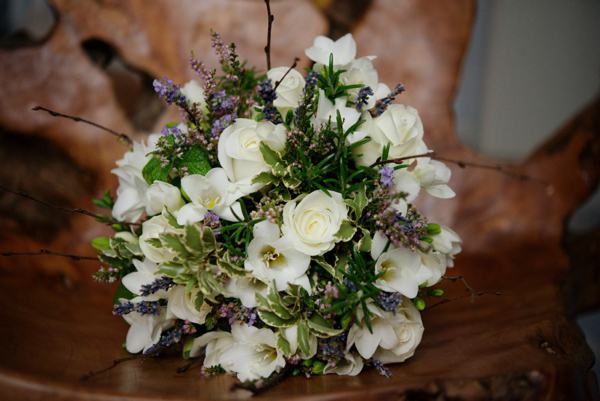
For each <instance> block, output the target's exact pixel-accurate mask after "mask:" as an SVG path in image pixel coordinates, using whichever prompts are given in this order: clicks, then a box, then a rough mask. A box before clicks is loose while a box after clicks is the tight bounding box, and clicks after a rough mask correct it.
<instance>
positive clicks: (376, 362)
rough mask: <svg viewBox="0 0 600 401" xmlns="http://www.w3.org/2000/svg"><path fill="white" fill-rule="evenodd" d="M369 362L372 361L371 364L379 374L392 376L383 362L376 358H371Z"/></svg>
mask: <svg viewBox="0 0 600 401" xmlns="http://www.w3.org/2000/svg"><path fill="white" fill-rule="evenodd" d="M370 362H372V363H373V366H375V369H377V370H378V371H379V374H380V375H382V376H385V377H390V376H393V373H392V372H391V371H390V370H389V369H388V368H386V367H385V366H383V363H382V362H381V361H379V360H377V359H372V360H371V361H370Z"/></svg>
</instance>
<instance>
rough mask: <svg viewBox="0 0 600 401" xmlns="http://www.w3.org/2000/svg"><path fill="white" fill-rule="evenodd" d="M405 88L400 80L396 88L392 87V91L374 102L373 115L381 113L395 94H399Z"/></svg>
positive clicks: (393, 98) (394, 97) (390, 102)
mask: <svg viewBox="0 0 600 401" xmlns="http://www.w3.org/2000/svg"><path fill="white" fill-rule="evenodd" d="M405 90H406V89H405V88H404V85H403V84H402V82H400V83H399V84H398V85H396V88H395V89H394V91H393V92H392V93H390V94H389V95H387V96H386V97H384V98H383V99H381V100H378V101H377V104H375V113H374V115H377V116H380V115H382V114H383V112H384V111H386V110H387V108H388V106H389V105H390V104H392V102H393V101H394V100H395V99H396V96H397V95H399V94H401V93H402V92H404V91H405ZM371 113H372V114H373V112H371Z"/></svg>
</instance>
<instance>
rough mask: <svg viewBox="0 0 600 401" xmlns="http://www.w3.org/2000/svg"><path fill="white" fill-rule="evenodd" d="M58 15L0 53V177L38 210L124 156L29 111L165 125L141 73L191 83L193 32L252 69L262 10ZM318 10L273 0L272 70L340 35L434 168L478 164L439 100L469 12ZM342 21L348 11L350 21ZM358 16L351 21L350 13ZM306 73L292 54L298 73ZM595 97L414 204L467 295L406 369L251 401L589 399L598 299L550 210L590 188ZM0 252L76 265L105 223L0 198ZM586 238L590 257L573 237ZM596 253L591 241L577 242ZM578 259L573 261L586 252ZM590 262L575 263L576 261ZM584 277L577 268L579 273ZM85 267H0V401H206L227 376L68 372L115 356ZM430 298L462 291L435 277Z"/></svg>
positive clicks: (80, 10) (166, 369)
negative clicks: (538, 138) (506, 158)
mask: <svg viewBox="0 0 600 401" xmlns="http://www.w3.org/2000/svg"><path fill="white" fill-rule="evenodd" d="M51 3H52V4H53V7H54V9H55V10H56V15H57V16H58V22H57V25H56V26H55V28H54V29H53V31H52V32H51V33H50V36H49V37H48V38H47V40H45V41H44V42H43V43H40V44H33V45H30V46H25V47H19V48H13V49H0V87H2V93H3V95H2V96H0V131H1V135H2V142H1V145H0V156H1V157H0V163H1V164H2V168H1V169H0V184H2V185H5V186H7V187H11V188H14V189H17V190H21V191H25V192H28V193H30V194H35V195H36V196H37V197H39V198H42V199H44V200H46V201H48V202H50V203H54V204H60V205H62V206H67V207H83V208H86V209H88V210H93V211H96V212H101V210H99V209H95V207H94V206H93V204H92V202H91V199H92V198H94V197H100V196H101V195H102V193H103V191H104V189H106V188H110V189H112V190H114V189H115V187H116V179H115V178H114V177H113V176H111V175H110V174H109V171H110V169H111V168H113V166H114V161H115V160H117V159H119V158H121V157H122V154H123V152H124V151H125V150H126V148H125V147H123V146H122V145H121V144H119V143H118V142H117V141H115V140H114V138H113V137H111V136H110V135H107V134H105V133H103V132H101V131H99V130H97V129H94V128H92V127H89V126H86V125H83V124H78V123H75V122H72V121H68V120H64V119H60V118H53V117H51V116H49V115H48V114H46V113H43V112H40V111H38V112H33V111H31V108H32V107H34V106H36V105H41V106H45V107H48V108H50V109H54V110H57V111H60V112H62V113H65V114H70V115H76V116H80V117H84V118H87V119H90V120H93V121H97V122H99V123H101V124H103V125H105V126H108V127H111V128H113V129H115V130H118V131H122V132H127V133H131V136H132V137H133V138H134V139H136V140H140V139H143V138H144V137H145V135H147V133H148V132H151V131H152V130H158V129H159V127H160V126H161V125H162V124H164V123H166V122H169V121H173V120H177V119H178V115H177V112H176V110H166V109H165V108H164V106H163V105H162V104H161V103H160V102H156V100H155V95H154V94H153V93H152V90H151V86H150V87H149V85H151V81H152V79H153V78H162V76H165V75H166V76H168V77H169V78H171V79H174V80H175V81H176V82H186V81H187V80H189V79H190V78H191V77H192V72H191V70H189V69H188V66H187V58H188V55H189V51H190V50H194V52H195V54H196V55H197V56H198V58H200V59H203V60H206V61H209V63H208V64H209V65H211V66H214V65H215V64H216V60H215V59H214V57H213V55H212V49H211V48H210V44H209V40H210V39H209V35H208V32H209V28H211V27H212V28H214V29H216V30H218V31H220V32H221V34H222V37H223V38H224V40H225V41H227V42H228V41H234V42H236V44H237V45H238V49H239V51H240V53H241V54H242V56H243V57H244V58H247V59H249V62H250V64H254V65H259V66H263V65H264V53H263V50H262V49H263V46H264V44H265V41H266V11H265V9H264V4H263V2H260V1H250V0H237V1H236V0H221V1H216V0H215V1H196V0H177V1H173V0H171V1H158V0H157V1H153V2H151V4H149V3H148V2H146V1H142V0H131V1H127V2H120V1H88V2H75V1H69V0H54V1H52V2H51ZM321 3H327V4H329V7H328V8H327V7H325V8H324V10H319V9H318V8H317V7H316V6H314V5H313V3H311V2H309V1H308V0H305V1H299V0H295V1H291V0H288V1H275V0H274V1H273V4H272V8H273V13H274V15H275V24H274V33H273V52H272V58H273V65H274V66H279V65H289V64H291V62H292V60H293V58H294V57H295V56H303V49H304V48H306V47H308V46H310V45H311V43H312V39H313V38H314V37H315V36H316V35H319V34H327V33H328V30H329V31H330V32H333V33H334V34H338V36H339V34H341V33H345V32H347V31H352V32H353V34H354V36H355V38H356V41H357V43H358V49H359V50H358V52H359V56H365V55H369V54H375V55H378V56H379V57H378V59H377V60H376V68H377V69H378V71H379V73H380V81H383V82H386V83H387V84H388V85H389V86H393V85H395V84H396V83H397V81H399V80H401V81H402V82H403V83H405V84H406V87H407V89H408V90H407V92H406V93H405V94H403V95H402V98H401V99H399V100H400V101H401V102H402V103H405V104H410V105H412V106H414V107H416V108H417V109H418V110H419V112H420V115H421V118H422V120H423V122H424V125H425V132H426V136H425V139H426V141H427V143H428V145H429V146H430V148H433V149H435V150H436V151H437V153H438V154H439V155H441V156H445V157H448V158H451V159H457V160H461V161H464V162H471V163H480V164H488V165H492V164H493V165H496V163H494V162H493V161H490V160H487V159H486V158H484V157H482V156H481V155H478V154H477V153H476V152H474V151H472V150H470V149H468V148H467V147H466V146H464V145H463V144H461V143H459V142H458V141H457V139H456V138H455V136H454V124H453V117H452V112H451V110H452V100H453V98H454V94H455V90H456V87H457V81H458V77H459V68H460V64H461V61H462V58H463V56H464V53H465V48H466V44H467V41H468V38H469V33H470V30H471V24H472V21H473V15H474V2H473V1H471V0H453V1H444V2H439V1H429V0H428V1H424V0H403V1H398V0H372V1H370V2H364V3H361V5H352V4H351V2H340V1H333V2H321ZM360 8H362V9H364V10H359V9H360ZM357 10H358V11H364V13H362V14H361V13H358V12H357ZM304 62H305V63H306V59H305V60H304ZM599 116H600V104H599V103H598V102H595V103H594V104H592V105H591V106H590V107H589V108H588V109H587V110H584V111H583V112H582V113H581V114H580V115H578V116H577V117H575V118H574V119H573V120H572V122H570V123H569V124H568V125H566V126H565V127H564V128H563V129H562V130H561V131H560V132H559V133H558V134H557V135H555V136H554V137H553V139H551V140H550V141H548V142H547V143H546V144H545V145H544V146H542V147H541V148H540V149H539V150H538V151H536V152H535V153H534V154H533V155H532V156H531V157H530V158H529V159H527V160H526V161H525V162H523V163H520V164H516V165H510V166H509V165H505V166H502V167H501V168H502V169H507V170H509V171H511V172H513V173H516V174H526V175H528V176H531V177H536V178H538V179H540V180H542V181H544V182H541V181H538V180H519V179H516V178H514V176H511V175H509V174H503V173H501V172H499V171H497V170H498V169H497V168H496V169H481V168H460V167H459V166H457V165H452V164H451V165H450V167H451V168H452V170H453V178H452V181H451V183H450V184H451V186H452V187H453V188H454V189H455V191H456V192H457V194H458V195H457V197H456V198H454V199H453V200H449V201H443V202H441V203H438V201H437V200H436V199H433V198H426V199H425V200H424V201H422V202H421V203H420V204H419V205H418V207H419V208H420V209H422V210H423V211H424V213H425V214H426V215H427V216H430V218H431V220H432V221H436V222H440V223H443V224H447V225H450V226H452V227H453V228H455V230H456V231H457V232H458V233H459V234H460V235H461V237H462V238H463V240H464V250H463V253H462V254H461V255H460V256H459V257H458V258H457V259H456V267H455V268H454V269H453V270H450V271H449V274H452V275H456V274H462V275H464V276H465V277H467V279H468V282H469V284H470V285H471V286H472V287H473V288H475V289H477V290H480V291H499V292H501V293H502V295H501V296H494V295H485V296H482V297H477V298H476V299H475V302H474V303H471V302H470V300H469V298H465V299H461V300H458V301H454V302H450V303H447V304H444V305H440V306H437V307H435V308H432V309H431V310H427V311H425V312H424V313H423V320H424V324H425V334H424V338H423V341H422V343H421V346H420V347H419V348H418V349H417V352H416V354H415V356H414V357H412V358H410V360H408V361H407V362H406V363H403V364H398V365H392V366H391V367H390V368H391V371H392V372H393V374H394V376H393V377H391V378H385V377H382V376H380V375H378V373H377V372H376V371H375V370H374V369H372V368H367V369H365V370H364V371H363V373H361V374H360V375H359V376H356V377H347V376H346V377H342V376H337V375H328V376H317V377H313V378H311V379H310V380H307V379H305V378H303V377H294V378H289V379H286V380H285V381H284V382H283V383H282V384H281V385H280V386H278V387H275V388H274V389H271V390H268V391H267V392H265V393H263V394H262V395H260V397H264V398H286V399H311V400H316V399H322V400H332V399H361V400H367V399H389V398H397V399H402V400H413V399H414V400H448V399H461V400H462V399H465V400H467V399H468V400H491V399H494V400H496V399H497V400H508V399H512V400H521V399H523V400H554V399H564V400H573V399H582V398H587V399H599V396H598V387H597V382H596V378H595V376H594V373H593V372H591V371H590V368H591V366H592V364H593V355H592V354H591V352H590V350H589V348H588V346H587V344H586V343H585V340H584V338H583V335H582V333H581V331H580V330H579V328H578V327H577V325H576V324H575V322H574V320H573V315H574V313H575V312H577V311H578V310H580V309H581V308H582V305H584V306H588V307H591V306H594V305H598V299H599V297H598V291H597V290H596V291H594V287H593V284H592V283H590V280H586V279H582V278H586V277H591V274H598V273H597V260H598V259H597V258H598V251H597V250H596V251H595V252H596V254H595V255H594V254H593V253H591V251H590V249H588V248H586V247H587V246H588V245H587V244H588V242H586V240H580V241H577V242H576V246H577V248H576V249H577V252H578V253H577V255H579V256H578V257H579V259H578V263H577V265H572V264H570V261H569V258H568V255H567V252H566V251H565V248H564V246H565V244H567V245H568V242H566V241H565V240H564V227H565V221H566V219H567V217H568V216H569V215H570V214H571V213H572V211H573V210H574V209H575V208H576V207H577V206H578V205H579V204H580V203H581V202H582V201H583V200H584V199H585V198H586V197H587V196H589V194H590V192H591V191H592V190H593V188H594V187H595V185H596V184H597V182H598V178H599V175H598V174H599V171H600V117H599ZM0 213H1V214H0V217H1V221H2V223H3V227H4V229H3V230H2V234H1V240H2V241H1V242H0V243H1V246H0V250H1V251H8V250H10V251H38V250H40V249H51V250H53V251H57V252H68V253H73V254H80V255H93V250H92V249H91V247H90V246H89V245H88V244H89V241H90V240H91V239H92V238H94V237H96V236H99V235H103V234H104V235H106V234H108V233H110V230H109V229H108V228H106V227H104V226H102V224H99V223H97V222H94V221H93V220H92V219H90V218H88V217H85V216H80V215H76V214H72V213H68V212H61V211H57V210H53V209H49V208H46V207H44V206H42V205H40V204H37V203H35V202H32V201H28V200H25V199H23V198H19V197H17V196H15V195H11V194H8V193H0ZM590 244H597V240H596V242H590ZM596 249H597V248H596ZM586 255H588V256H587V257H586ZM594 257H595V258H596V259H595V260H596V262H595V264H593V263H592V264H588V265H586V261H589V260H594V259H593V258H594ZM586 266H591V268H592V269H595V270H589V271H587V270H585V269H584V268H585V267H586ZM98 267H99V266H98V264H97V263H95V262H86V261H73V260H70V259H67V258H60V257H53V256H29V257H20V256H19V257H17V256H14V257H10V258H2V259H0V299H1V302H2V308H0V322H1V323H0V344H1V346H2V353H1V355H2V356H1V357H0V394H2V397H0V398H2V399H15V400H26V399H40V400H42V399H43V400H46V399H53V400H133V399H174V400H175V399H177V400H184V399H186V400H187V399H217V398H238V397H243V396H245V395H244V394H241V393H239V392H231V391H230V390H229V389H230V386H231V384H232V383H234V382H235V379H234V378H232V377H230V376H227V375H217V376H213V377H204V376H202V375H200V369H199V366H195V367H192V368H191V369H190V370H188V371H187V372H185V373H177V372H176V369H177V367H179V366H181V365H183V364H184V363H185V362H184V361H183V359H182V358H181V357H179V356H177V357H166V358H159V359H153V358H148V359H146V360H144V362H143V363H142V362H141V360H134V361H130V362H127V363H124V364H121V365H119V366H117V367H116V368H114V369H112V370H110V371H108V372H106V373H104V374H102V375H98V376H95V377H92V378H90V379H88V380H86V381H81V380H80V377H81V376H82V375H83V374H85V373H87V372H89V371H92V370H98V369H101V368H104V367H107V366H109V365H110V364H111V363H112V361H113V360H114V359H117V358H121V357H124V356H127V353H126V351H125V350H123V349H122V348H121V347H120V345H121V344H122V342H123V341H124V338H125V334H126V332H127V327H128V326H127V324H126V323H125V322H124V321H123V320H122V319H120V318H117V317H113V316H112V314H111V308H112V295H113V293H114V291H115V286H114V285H102V284H98V283H95V282H94V281H93V280H92V279H91V277H90V276H91V273H92V272H94V271H95V270H96V269H97V268H98ZM442 288H443V289H444V290H445V291H446V294H447V296H448V297H457V296H461V295H464V294H465V289H464V287H463V286H462V285H461V284H460V283H458V282H457V283H454V284H453V283H449V282H445V283H444V284H443V286H442Z"/></svg>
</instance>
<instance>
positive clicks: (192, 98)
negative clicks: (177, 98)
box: [181, 79, 208, 114]
mask: <svg viewBox="0 0 600 401" xmlns="http://www.w3.org/2000/svg"><path fill="white" fill-rule="evenodd" d="M181 93H182V94H183V96H185V100H186V101H187V102H188V104H190V105H191V104H192V103H198V109H199V110H200V111H201V112H202V113H203V114H208V108H207V107H206V99H204V88H202V85H200V83H198V81H195V80H193V79H192V80H191V81H189V82H188V83H186V84H185V85H183V87H182V88H181Z"/></svg>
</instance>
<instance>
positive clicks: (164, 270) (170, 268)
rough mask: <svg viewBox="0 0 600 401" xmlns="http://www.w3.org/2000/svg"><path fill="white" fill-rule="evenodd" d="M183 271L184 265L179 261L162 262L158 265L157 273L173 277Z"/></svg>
mask: <svg viewBox="0 0 600 401" xmlns="http://www.w3.org/2000/svg"><path fill="white" fill-rule="evenodd" d="M184 271H185V267H183V265H180V264H179V263H164V264H161V265H159V266H158V269H157V270H156V272H157V273H160V274H164V275H165V276H168V277H172V278H175V277H177V276H179V275H180V274H181V273H183V272H184Z"/></svg>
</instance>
